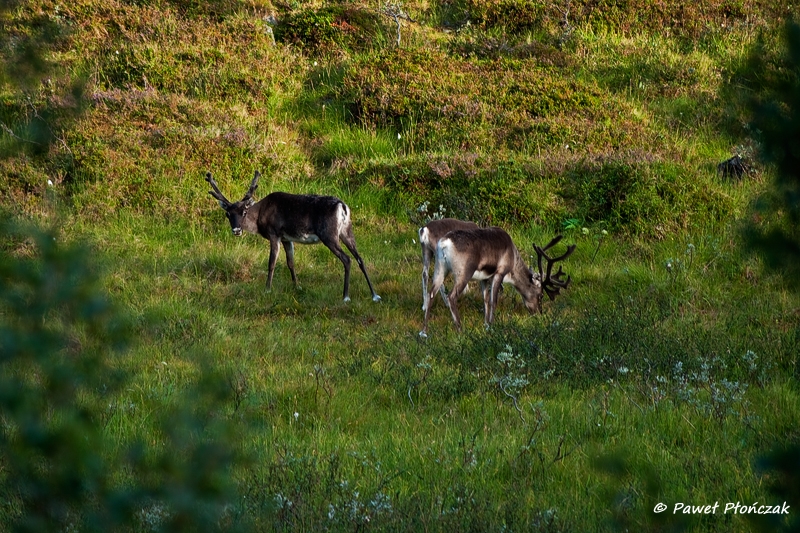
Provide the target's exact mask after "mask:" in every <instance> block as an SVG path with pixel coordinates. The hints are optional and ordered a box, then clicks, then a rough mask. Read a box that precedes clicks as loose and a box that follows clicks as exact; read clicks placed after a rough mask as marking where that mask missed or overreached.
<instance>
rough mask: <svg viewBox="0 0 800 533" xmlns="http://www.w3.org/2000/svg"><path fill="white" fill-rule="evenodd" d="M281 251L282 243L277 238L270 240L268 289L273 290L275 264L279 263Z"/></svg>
mask: <svg viewBox="0 0 800 533" xmlns="http://www.w3.org/2000/svg"><path fill="white" fill-rule="evenodd" d="M280 249H281V241H280V239H278V238H277V237H270V238H269V270H268V273H267V289H268V290H272V276H273V275H274V274H275V263H276V262H277V261H278V252H280Z"/></svg>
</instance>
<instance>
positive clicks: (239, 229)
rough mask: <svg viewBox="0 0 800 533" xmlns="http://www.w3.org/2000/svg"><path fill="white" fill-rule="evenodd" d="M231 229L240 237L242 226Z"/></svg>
mask: <svg viewBox="0 0 800 533" xmlns="http://www.w3.org/2000/svg"><path fill="white" fill-rule="evenodd" d="M232 231H233V234H234V235H235V236H237V237H241V236H242V228H233V230H232Z"/></svg>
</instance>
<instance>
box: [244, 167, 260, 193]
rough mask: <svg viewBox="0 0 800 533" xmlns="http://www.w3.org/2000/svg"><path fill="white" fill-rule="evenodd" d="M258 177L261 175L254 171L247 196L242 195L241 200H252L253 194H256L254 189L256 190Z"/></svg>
mask: <svg viewBox="0 0 800 533" xmlns="http://www.w3.org/2000/svg"><path fill="white" fill-rule="evenodd" d="M260 177H261V173H260V172H259V171H258V170H256V173H255V175H254V176H253V181H251V182H250V188H249V189H247V194H245V195H244V198H243V200H252V199H253V193H254V192H256V189H258V178H260Z"/></svg>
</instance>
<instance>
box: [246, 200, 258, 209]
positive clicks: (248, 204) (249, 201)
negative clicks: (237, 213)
mask: <svg viewBox="0 0 800 533" xmlns="http://www.w3.org/2000/svg"><path fill="white" fill-rule="evenodd" d="M255 203H256V201H255V200H253V199H252V198H249V199H248V200H247V203H246V204H245V207H248V208H250V207H253V206H254V205H255Z"/></svg>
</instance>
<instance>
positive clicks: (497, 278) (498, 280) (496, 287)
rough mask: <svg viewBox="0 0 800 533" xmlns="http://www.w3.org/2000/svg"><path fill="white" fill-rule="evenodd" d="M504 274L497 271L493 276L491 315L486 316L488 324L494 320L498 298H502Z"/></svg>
mask: <svg viewBox="0 0 800 533" xmlns="http://www.w3.org/2000/svg"><path fill="white" fill-rule="evenodd" d="M503 277H504V274H500V273H497V274H495V275H494V277H492V284H491V285H492V288H491V291H490V296H491V303H490V304H489V315H488V316H487V318H486V326H487V327H488V326H490V325H491V323H492V322H494V311H495V309H497V300H498V299H499V298H500V289H501V288H502V286H503Z"/></svg>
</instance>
